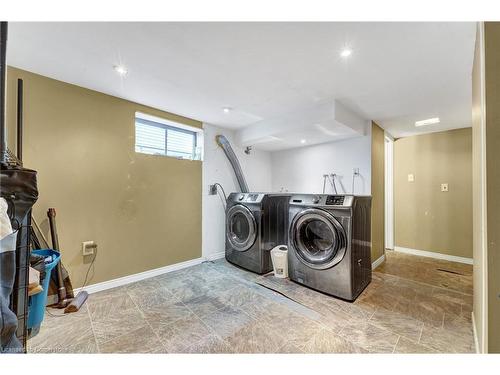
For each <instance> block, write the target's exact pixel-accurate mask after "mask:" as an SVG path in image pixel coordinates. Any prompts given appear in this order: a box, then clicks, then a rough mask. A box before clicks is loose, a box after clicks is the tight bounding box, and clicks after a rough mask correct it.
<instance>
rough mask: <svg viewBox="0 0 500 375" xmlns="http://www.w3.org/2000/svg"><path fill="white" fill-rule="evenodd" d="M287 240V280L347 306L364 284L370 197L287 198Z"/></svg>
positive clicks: (368, 272)
mask: <svg viewBox="0 0 500 375" xmlns="http://www.w3.org/2000/svg"><path fill="white" fill-rule="evenodd" d="M288 236H289V237H288V274H289V277H290V279H291V280H293V281H295V282H297V283H300V284H303V285H305V286H307V287H310V288H312V289H315V290H318V291H320V292H323V293H326V294H329V295H332V296H335V297H339V298H342V299H345V300H348V301H354V300H355V299H356V297H357V296H358V295H359V294H360V293H361V292H362V291H363V289H364V288H365V287H366V286H367V285H368V284H369V283H370V281H371V277H372V267H371V197H369V196H353V195H326V194H320V195H316V194H301V195H293V196H292V197H291V198H290V203H289V234H288Z"/></svg>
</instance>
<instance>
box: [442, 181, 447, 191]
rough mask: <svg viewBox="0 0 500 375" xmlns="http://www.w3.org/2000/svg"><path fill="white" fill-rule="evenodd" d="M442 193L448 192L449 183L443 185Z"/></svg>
mask: <svg viewBox="0 0 500 375" xmlns="http://www.w3.org/2000/svg"><path fill="white" fill-rule="evenodd" d="M441 191H443V192H447V191H448V184H447V183H445V184H441Z"/></svg>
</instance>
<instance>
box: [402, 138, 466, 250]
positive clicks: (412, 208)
mask: <svg viewBox="0 0 500 375" xmlns="http://www.w3.org/2000/svg"><path fill="white" fill-rule="evenodd" d="M408 174H413V175H414V178H415V180H414V182H409V181H408ZM442 183H448V186H449V191H448V192H441V184H442ZM394 213H395V220H394V226H395V228H394V232H395V233H394V241H395V246H400V247H407V248H411V249H417V250H425V251H432V252H438V253H443V254H448V255H455V256H460V257H466V258H472V132H471V129H470V128H466V129H458V130H451V131H445V132H439V133H431V134H425V135H419V136H413V137H407V138H401V139H398V140H396V141H395V142H394Z"/></svg>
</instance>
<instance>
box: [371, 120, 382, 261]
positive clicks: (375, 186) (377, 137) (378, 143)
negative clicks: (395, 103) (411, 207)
mask: <svg viewBox="0 0 500 375" xmlns="http://www.w3.org/2000/svg"><path fill="white" fill-rule="evenodd" d="M384 142H385V140H384V130H383V129H382V128H380V127H379V126H378V125H377V124H375V123H374V122H372V144H371V146H372V175H371V180H372V183H371V185H372V186H371V191H372V193H371V194H372V262H374V261H375V260H377V259H378V258H380V257H381V256H382V255H383V254H384V248H385V230H384V223H385V215H384V212H385V194H384V185H385V162H384V159H385V143H384Z"/></svg>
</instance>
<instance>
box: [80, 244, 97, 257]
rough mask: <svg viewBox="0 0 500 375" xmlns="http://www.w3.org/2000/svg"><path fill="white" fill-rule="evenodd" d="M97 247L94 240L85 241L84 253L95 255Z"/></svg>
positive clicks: (83, 245)
mask: <svg viewBox="0 0 500 375" xmlns="http://www.w3.org/2000/svg"><path fill="white" fill-rule="evenodd" d="M96 248H97V245H96V244H95V243H94V241H83V242H82V255H83V256H84V257H85V256H88V255H94V250H95V249H96Z"/></svg>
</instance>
